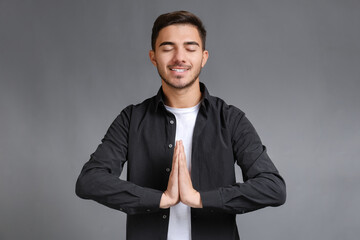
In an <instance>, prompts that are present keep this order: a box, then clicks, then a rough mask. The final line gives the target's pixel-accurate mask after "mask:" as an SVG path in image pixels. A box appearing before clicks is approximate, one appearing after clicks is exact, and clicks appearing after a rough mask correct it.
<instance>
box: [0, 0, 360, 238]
mask: <svg viewBox="0 0 360 240" xmlns="http://www.w3.org/2000/svg"><path fill="white" fill-rule="evenodd" d="M174 10H188V11H191V12H193V13H195V14H197V15H198V16H199V17H200V18H201V19H202V20H203V22H204V24H205V26H206V28H207V31H208V38H207V49H208V50H209V53H210V58H209V61H208V63H207V65H206V66H205V68H204V69H203V71H202V74H201V76H200V80H201V81H202V82H204V83H205V84H206V85H207V87H208V89H209V91H210V93H211V94H212V95H216V96H219V97H221V98H223V99H224V100H225V101H226V102H227V103H229V104H232V105H235V106H237V107H239V108H240V109H242V110H243V111H244V112H245V113H246V114H247V116H248V118H249V119H250V121H251V122H252V123H253V124H254V126H255V128H256V129H257V131H258V133H259V135H260V136H261V139H262V141H263V143H264V145H266V146H267V148H268V153H269V155H270V157H271V158H272V160H273V161H274V163H275V165H276V166H277V168H278V169H279V171H280V172H281V174H282V175H283V177H284V178H285V180H286V183H287V192H288V197H287V202H286V204H285V205H284V206H282V207H279V208H265V209H262V210H259V211H256V212H252V213H247V214H244V215H238V216H237V222H238V228H239V231H240V235H241V238H242V239H244V240H251V239H256V240H258V239H270V240H271V239H276V240H289V239H291V240H302V239H317V240H321V239H324V240H325V239H326V240H329V239H333V240H339V239H341V240H347V239H358V238H359V236H360V228H359V226H360V218H359V206H358V205H359V202H360V188H359V183H360V174H359V170H360V163H359V156H360V94H359V91H360V77H359V76H360V27H359V26H360V1H358V0H298V1H296V0H283V1H281V0H273V1H269V0H238V1H205V0H204V1H195V0H183V1H169V0H166V1H165V0H152V1H146V0H143V1H134V0H132V1H130V0H129V1H115V0H114V1H106V0H105V1H104V0H101V1H100V0H98V1H95V0H89V1H85V0H63V1H58V0H43V1H41V0H33V1H30V0H29V1H26V0H23V1H20V0H0V81H1V85H0V123H1V124H0V158H1V161H0V194H1V195H0V239H2V240H13V239H45V240H47V239H59V240H60V239H61V240H62V239H80V240H81V239H86V240H91V239H94V240H95V239H102V240H110V239H125V225H126V215H125V214H124V213H121V212H118V211H115V210H111V209H109V208H107V207H105V206H102V205H100V204H97V203H95V202H93V201H86V200H82V199H80V198H78V197H77V196H76V195H75V193H74V188H75V181H76V178H77V176H78V174H79V173H80V170H81V168H82V166H83V164H84V163H85V162H86V161H87V160H88V159H89V156H90V154H91V153H92V152H94V151H95V149H96V147H97V145H98V144H99V143H100V140H101V138H102V137H103V136H104V134H105V132H106V130H107V128H108V127H109V125H110V124H111V122H112V121H113V120H114V119H115V117H116V116H117V115H118V114H119V113H120V111H121V110H122V109H123V108H124V107H126V106H127V105H129V104H132V103H139V102H141V101H142V100H144V99H145V98H148V97H151V96H153V95H155V94H156V92H157V90H158V88H159V87H160V84H161V81H160V79H159V76H158V74H157V71H156V69H155V68H154V67H153V65H152V64H151V62H150V61H149V58H148V51H149V49H150V35H151V28H152V24H153V21H154V20H155V19H156V17H157V16H158V15H160V14H162V13H165V12H169V11H174ZM237 173H238V177H239V181H242V179H241V176H240V171H238V172H237ZM125 177H126V172H125V173H124V174H123V175H122V176H121V178H125Z"/></svg>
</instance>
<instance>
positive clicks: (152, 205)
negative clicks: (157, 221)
mask: <svg viewBox="0 0 360 240" xmlns="http://www.w3.org/2000/svg"><path fill="white" fill-rule="evenodd" d="M162 194H163V192H162V191H159V190H155V189H150V188H143V194H142V196H141V198H140V206H142V207H143V208H144V209H145V210H146V212H152V211H154V210H159V208H160V200H161V196H162Z"/></svg>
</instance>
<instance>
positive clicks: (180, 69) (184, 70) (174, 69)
mask: <svg viewBox="0 0 360 240" xmlns="http://www.w3.org/2000/svg"><path fill="white" fill-rule="evenodd" d="M170 70H171V71H174V72H178V73H183V72H186V71H188V70H189V68H170Z"/></svg>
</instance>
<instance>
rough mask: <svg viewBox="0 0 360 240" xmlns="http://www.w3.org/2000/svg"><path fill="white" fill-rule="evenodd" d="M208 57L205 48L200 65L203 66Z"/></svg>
mask: <svg viewBox="0 0 360 240" xmlns="http://www.w3.org/2000/svg"><path fill="white" fill-rule="evenodd" d="M208 58H209V52H208V51H207V50H204V51H203V56H202V61H201V67H202V68H203V67H204V66H205V64H206V62H207V60H208Z"/></svg>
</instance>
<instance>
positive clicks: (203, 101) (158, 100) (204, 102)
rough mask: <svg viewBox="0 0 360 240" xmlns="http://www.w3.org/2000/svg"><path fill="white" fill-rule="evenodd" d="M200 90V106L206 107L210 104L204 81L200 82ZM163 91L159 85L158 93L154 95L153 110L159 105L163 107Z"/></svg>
mask: <svg viewBox="0 0 360 240" xmlns="http://www.w3.org/2000/svg"><path fill="white" fill-rule="evenodd" d="M200 91H201V93H202V99H201V107H205V109H207V107H208V106H209V104H210V94H209V92H208V90H207V88H206V86H205V84H204V83H202V82H200ZM164 105H165V103H164V92H163V90H162V87H160V89H159V91H158V93H157V94H156V96H155V112H157V110H158V108H159V106H161V107H164Z"/></svg>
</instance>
